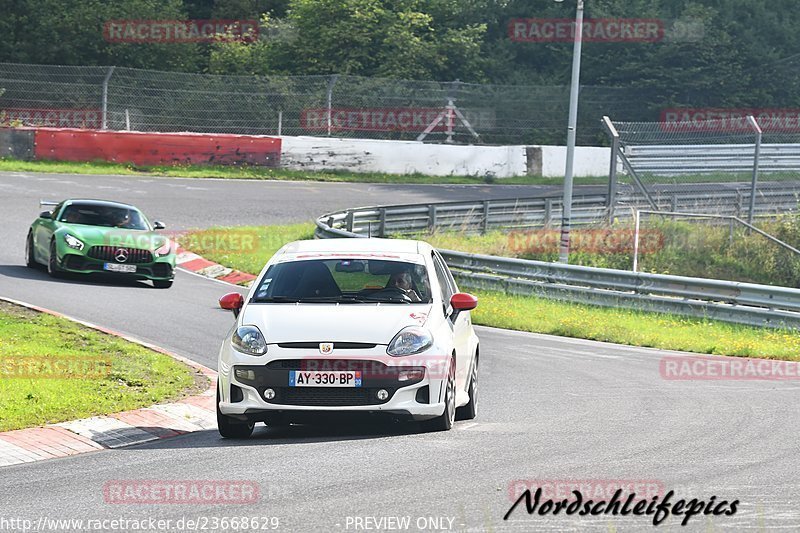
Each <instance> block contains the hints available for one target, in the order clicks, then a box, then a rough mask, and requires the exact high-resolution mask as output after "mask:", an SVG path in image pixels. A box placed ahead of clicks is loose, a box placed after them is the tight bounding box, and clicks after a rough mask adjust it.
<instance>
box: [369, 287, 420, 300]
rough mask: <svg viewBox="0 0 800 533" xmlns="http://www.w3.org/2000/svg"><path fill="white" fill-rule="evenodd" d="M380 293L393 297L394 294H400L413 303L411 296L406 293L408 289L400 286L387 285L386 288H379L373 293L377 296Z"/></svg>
mask: <svg viewBox="0 0 800 533" xmlns="http://www.w3.org/2000/svg"><path fill="white" fill-rule="evenodd" d="M378 294H385V295H386V296H389V297H390V298H392V297H394V296H399V297H400V298H402V299H403V301H404V302H409V303H411V301H412V300H411V297H410V296H409V295H408V294H407V293H406V291H404V290H403V289H401V288H400V287H386V288H383V289H381V290H379V291H377V292H374V293H372V295H373V296H376V295H378Z"/></svg>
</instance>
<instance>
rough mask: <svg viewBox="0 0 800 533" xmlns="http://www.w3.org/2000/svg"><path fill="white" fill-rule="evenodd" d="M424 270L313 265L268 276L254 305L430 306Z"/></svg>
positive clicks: (281, 266)
mask: <svg viewBox="0 0 800 533" xmlns="http://www.w3.org/2000/svg"><path fill="white" fill-rule="evenodd" d="M430 301H431V290H430V283H429V281H428V272H427V270H426V268H425V265H421V264H417V263H410V262H405V261H387V260H379V259H357V258H338V259H314V260H307V261H288V262H285V263H277V264H275V265H272V266H271V267H269V269H268V270H267V272H266V274H265V275H264V277H263V278H262V279H261V282H260V284H259V286H258V289H257V290H256V292H255V296H254V297H253V302H256V303H354V304H359V303H392V304H412V303H430Z"/></svg>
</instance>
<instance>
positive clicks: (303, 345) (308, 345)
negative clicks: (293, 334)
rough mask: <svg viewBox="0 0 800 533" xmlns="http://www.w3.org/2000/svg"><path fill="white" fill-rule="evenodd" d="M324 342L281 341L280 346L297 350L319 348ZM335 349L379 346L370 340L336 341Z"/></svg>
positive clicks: (364, 348) (359, 348)
mask: <svg viewBox="0 0 800 533" xmlns="http://www.w3.org/2000/svg"><path fill="white" fill-rule="evenodd" d="M320 344H324V341H319V342H317V341H314V342H279V343H278V346H279V347H281V348H288V349H296V350H319V345H320ZM331 344H333V349H334V350H369V349H371V348H374V347H375V346H377V344H370V343H368V342H334V343H331Z"/></svg>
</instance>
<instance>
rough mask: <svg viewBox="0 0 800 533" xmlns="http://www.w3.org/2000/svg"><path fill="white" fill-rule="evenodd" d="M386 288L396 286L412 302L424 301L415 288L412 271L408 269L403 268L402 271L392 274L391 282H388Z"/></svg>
mask: <svg viewBox="0 0 800 533" xmlns="http://www.w3.org/2000/svg"><path fill="white" fill-rule="evenodd" d="M386 288H387V289H391V288H394V289H398V290H400V291H402V292H403V294H405V295H406V296H408V297H409V298H410V299H411V301H412V302H421V301H422V299H421V298H420V297H419V294H417V291H416V290H414V284H413V282H412V281H411V273H410V272H409V271H407V270H401V271H400V272H395V273H394V274H392V275H391V277H390V278H389V282H388V283H387V284H386Z"/></svg>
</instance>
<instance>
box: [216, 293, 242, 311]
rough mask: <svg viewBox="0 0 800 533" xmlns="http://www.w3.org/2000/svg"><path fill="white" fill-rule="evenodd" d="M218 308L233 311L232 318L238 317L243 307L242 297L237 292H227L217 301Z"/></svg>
mask: <svg viewBox="0 0 800 533" xmlns="http://www.w3.org/2000/svg"><path fill="white" fill-rule="evenodd" d="M219 306H220V307H221V308H223V309H229V310H230V311H233V316H235V317H238V316H239V312H240V311H241V310H242V307H243V306H244V297H243V296H242V295H241V294H239V293H238V292H229V293H228V294H226V295H225V296H223V297H222V298H220V299H219Z"/></svg>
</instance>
